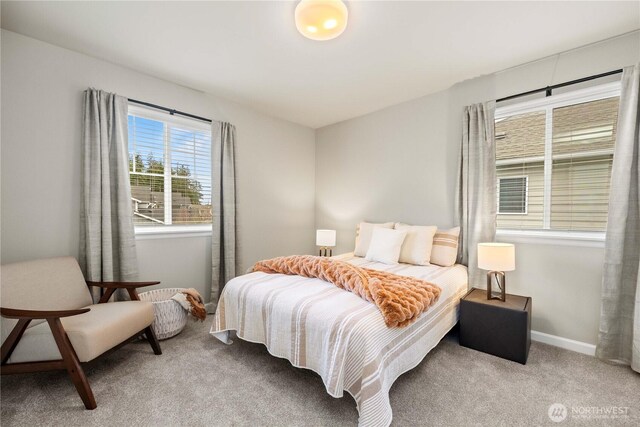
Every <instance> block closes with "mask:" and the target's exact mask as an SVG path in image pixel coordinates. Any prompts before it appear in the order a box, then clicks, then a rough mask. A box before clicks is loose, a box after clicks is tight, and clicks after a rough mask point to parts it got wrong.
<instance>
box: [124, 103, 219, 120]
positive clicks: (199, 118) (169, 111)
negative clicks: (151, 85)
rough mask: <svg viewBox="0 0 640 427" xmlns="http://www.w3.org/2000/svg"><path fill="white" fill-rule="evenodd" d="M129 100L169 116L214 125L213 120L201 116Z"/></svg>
mask: <svg viewBox="0 0 640 427" xmlns="http://www.w3.org/2000/svg"><path fill="white" fill-rule="evenodd" d="M128 100H129V102H133V103H134V104H140V105H144V106H147V107H151V108H156V109H158V110H163V111H166V112H168V113H169V114H171V115H172V116H173V115H174V114H178V115H180V116H185V117H190V118H192V119H197V120H202V121H203V122H207V123H212V121H211V119H207V118H206V117H200V116H196V115H193V114H189V113H185V112H183V111H178V110H174V109H172V108H167V107H163V106H161V105H156V104H151V103H150V102H144V101H138V100H136V99H131V98H128Z"/></svg>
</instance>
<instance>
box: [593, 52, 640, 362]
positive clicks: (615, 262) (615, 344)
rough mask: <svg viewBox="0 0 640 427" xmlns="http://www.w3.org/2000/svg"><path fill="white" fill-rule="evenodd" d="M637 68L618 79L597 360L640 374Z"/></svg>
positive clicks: (639, 104) (639, 91) (639, 101)
mask: <svg viewBox="0 0 640 427" xmlns="http://www.w3.org/2000/svg"><path fill="white" fill-rule="evenodd" d="M639 140H640V64H638V65H636V66H635V67H627V68H625V69H624V72H623V74H622V91H621V94H620V109H619V113H618V128H617V136H616V145H615V151H614V154H613V167H612V169H611V190H610V194H609V217H608V222H607V237H606V241H605V260H604V272H603V278H602V307H601V315H600V332H599V334H598V345H597V347H596V356H597V357H599V358H600V359H604V360H608V361H611V362H617V363H624V364H627V365H631V368H632V369H633V370H634V371H637V372H640V276H639V275H638V270H639V269H640V167H639V163H640V142H639Z"/></svg>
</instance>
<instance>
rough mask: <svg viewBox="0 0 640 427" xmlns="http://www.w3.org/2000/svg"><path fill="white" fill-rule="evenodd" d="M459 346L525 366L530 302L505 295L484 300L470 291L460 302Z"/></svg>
mask: <svg viewBox="0 0 640 427" xmlns="http://www.w3.org/2000/svg"><path fill="white" fill-rule="evenodd" d="M460 345H463V346H465V347H469V348H472V349H474V350H479V351H483V352H485V353H489V354H493V355H494V356H498V357H502V358H504V359H509V360H513V361H514V362H518V363H522V364H523V365H524V364H526V363H527V356H528V355H529V346H530V345H531V298H530V297H522V296H518V295H509V294H507V298H506V301H504V302H503V301H500V300H495V299H493V300H488V299H487V291H486V290H484V289H476V288H473V289H471V290H470V291H469V292H468V293H467V294H466V295H465V296H464V297H463V298H462V300H460Z"/></svg>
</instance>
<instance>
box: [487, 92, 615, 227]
mask: <svg viewBox="0 0 640 427" xmlns="http://www.w3.org/2000/svg"><path fill="white" fill-rule="evenodd" d="M619 97H620V84H619V82H616V83H609V84H605V85H600V86H596V87H591V88H587V89H581V90H576V91H573V92H567V93H563V94H560V95H554V96H550V97H547V98H544V99H537V100H534V101H528V102H524V103H521V104H514V105H509V106H505V107H502V108H498V109H496V119H495V138H496V173H497V197H498V200H497V205H498V206H497V207H498V210H497V212H498V215H497V226H498V229H511V230H555V231H580V232H589V231H596V232H602V231H604V230H605V229H606V226H607V209H608V202H609V185H610V180H611V166H612V164H613V148H614V144H615V138H616V123H617V118H618V103H619Z"/></svg>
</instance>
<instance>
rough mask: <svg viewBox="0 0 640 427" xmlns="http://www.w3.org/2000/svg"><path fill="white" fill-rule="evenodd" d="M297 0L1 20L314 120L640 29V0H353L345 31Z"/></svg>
mask: <svg viewBox="0 0 640 427" xmlns="http://www.w3.org/2000/svg"><path fill="white" fill-rule="evenodd" d="M295 5H296V2H270V1H269V2H264V1H263V2H239V1H235V2H65V3H58V2H7V1H2V10H1V12H2V28H5V29H7V30H10V31H14V32H17V33H20V34H24V35H27V36H30V37H33V38H36V39H39V40H43V41H46V42H49V43H52V44H55V45H58V46H62V47H65V48H68V49H72V50H75V51H78V52H82V53H85V54H87V55H91V56H94V57H98V58H103V59H105V60H108V61H110V62H113V63H116V64H121V65H125V66H127V67H128V68H132V69H135V70H138V71H141V72H144V73H146V74H150V75H153V76H156V77H159V78H163V79H166V80H169V81H172V82H175V83H178V84H181V85H185V86H189V87H192V88H194V89H198V90H201V91H204V92H207V93H210V94H213V95H217V96H221V97H224V98H227V99H230V100H232V101H235V102H237V103H240V104H243V105H246V106H249V107H251V108H254V109H256V110H259V111H262V112H265V113H267V114H269V115H272V116H276V117H281V118H283V119H287V120H290V121H292V122H296V123H300V124H303V125H306V126H309V127H312V128H318V127H322V126H325V125H328V124H331V123H335V122H339V121H342V120H346V119H349V118H352V117H356V116H359V115H362V114H366V113H369V112H371V111H375V110H378V109H381V108H384V107H387V106H389V105H393V104H397V103H399V102H403V101H406V100H409V99H413V98H418V97H420V96H423V95H426V94H428V93H433V92H436V91H439V90H442V89H446V88H447V87H449V86H451V85H452V84H454V83H456V82H459V81H462V80H465V79H469V78H473V77H476V76H479V75H482V74H488V73H492V72H496V71H500V70H503V69H506V68H509V67H512V66H516V65H519V64H523V63H525V62H528V61H532V60H536V59H539V58H542V57H545V56H548V55H552V54H556V53H559V52H562V51H565V50H568V49H571V48H575V47H578V46H582V45H585V44H589V43H593V42H596V41H599V40H603V39H606V38H609V37H613V36H616V35H619V34H623V33H626V32H629V31H632V30H635V29H638V28H640V2H637V1H631V2H611V1H604V2H591V1H586V2H541V1H540V2H482V1H476V2H397V1H386V2H363V1H351V2H347V7H348V8H349V13H350V16H349V25H348V27H347V29H346V31H345V32H344V34H342V35H341V36H340V37H338V38H337V39H334V40H330V41H325V42H317V41H312V40H308V39H305V38H304V37H302V36H301V35H300V34H299V33H298V32H297V30H296V28H295V24H294V22H293V12H294V9H295Z"/></svg>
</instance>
